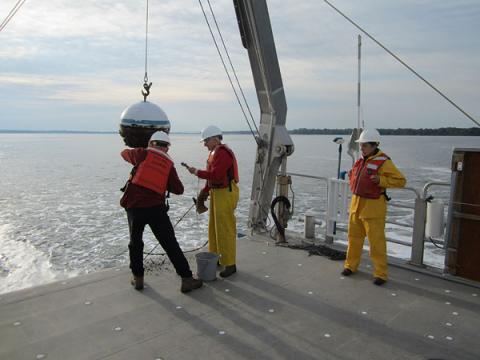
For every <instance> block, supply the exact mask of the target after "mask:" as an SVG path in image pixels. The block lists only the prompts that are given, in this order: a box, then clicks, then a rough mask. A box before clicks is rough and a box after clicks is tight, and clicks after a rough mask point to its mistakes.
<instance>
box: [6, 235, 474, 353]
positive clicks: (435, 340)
mask: <svg viewBox="0 0 480 360" xmlns="http://www.w3.org/2000/svg"><path fill="white" fill-rule="evenodd" d="M237 262H238V269H239V272H238V273H237V274H235V275H234V276H232V277H231V278H229V279H226V280H217V281H214V282H210V283H208V284H206V285H205V286H204V288H202V289H200V290H197V291H194V292H192V293H190V294H188V295H184V294H181V293H180V292H179V279H178V278H177V276H176V275H175V274H172V273H170V272H165V273H161V274H160V275H159V276H158V275H150V276H147V277H146V284H147V286H148V287H147V288H146V289H145V290H144V291H143V292H138V291H135V290H133V288H132V287H131V286H130V285H129V278H130V275H129V270H128V269H126V268H122V269H111V270H107V271H102V272H99V273H96V274H92V275H87V276H83V277H78V278H74V279H70V280H68V281H67V282H66V283H65V282H58V283H54V284H50V285H46V286H41V287H37V288H33V289H28V290H23V291H18V292H15V293H10V294H3V295H0V359H9V360H10V359H41V358H44V359H62V360H70V359H296V360H298V359H345V360H346V359H355V360H358V359H476V360H478V359H480V294H478V295H477V293H480V291H479V290H478V289H475V288H472V287H468V286H465V285H461V284H456V283H452V282H448V281H445V280H442V279H438V278H434V277H430V276H428V275H423V274H418V273H415V272H411V271H407V270H404V269H399V268H394V267H390V278H391V279H390V281H389V282H388V283H387V284H386V286H383V287H377V286H374V285H373V284H372V282H371V280H372V279H371V275H370V274H369V272H370V268H368V267H367V266H369V265H368V262H367V261H364V263H365V265H364V267H362V271H361V272H360V273H357V274H355V275H354V276H352V277H349V278H343V279H342V278H341V275H340V271H341V269H342V263H341V262H335V261H331V260H329V259H327V258H324V257H319V256H311V257H308V255H307V253H306V252H304V251H299V250H289V249H285V248H281V247H275V246H273V245H270V246H268V245H267V243H265V242H259V241H252V240H249V239H242V240H239V241H238V260H237Z"/></svg>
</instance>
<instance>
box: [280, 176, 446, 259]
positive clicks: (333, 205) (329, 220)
mask: <svg viewBox="0 0 480 360" xmlns="http://www.w3.org/2000/svg"><path fill="white" fill-rule="evenodd" d="M288 175H290V176H293V177H301V178H307V179H313V180H318V181H321V182H323V183H326V185H327V187H326V199H327V205H326V214H325V219H323V220H324V221H325V223H326V226H325V231H324V233H323V236H324V239H325V242H326V243H333V242H334V241H335V240H336V239H339V238H341V239H344V237H342V236H340V235H339V233H346V232H347V231H348V210H349V204H350V198H351V193H350V189H349V185H348V181H346V180H341V179H329V178H326V177H322V176H314V175H306V174H299V173H288ZM433 186H450V184H448V183H443V182H429V183H426V184H425V186H424V187H423V191H419V190H418V189H416V188H413V187H404V188H401V189H392V190H393V191H395V192H396V191H403V192H405V191H407V192H410V193H412V195H413V196H412V197H410V198H409V199H410V200H413V202H414V204H413V206H412V205H410V204H404V203H399V202H392V203H390V204H389V206H392V207H395V208H401V209H408V210H410V211H412V212H413V224H412V225H411V224H407V223H403V222H399V221H396V220H394V219H392V218H390V216H387V219H386V222H387V223H389V224H394V225H396V226H402V227H405V228H410V229H411V230H412V241H411V242H407V241H404V240H399V239H392V238H390V237H387V241H389V242H392V243H395V244H400V245H404V246H409V247H411V256H410V261H409V263H410V264H412V265H416V266H423V255H424V246H425V224H426V216H427V211H426V210H427V202H428V201H427V199H428V197H429V193H428V190H429V189H430V188H431V187H433ZM314 222H316V221H314ZM317 223H318V222H317ZM431 240H433V241H434V242H435V243H436V244H439V245H443V244H444V241H443V239H431Z"/></svg>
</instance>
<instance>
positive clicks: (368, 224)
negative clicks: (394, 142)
mask: <svg viewBox="0 0 480 360" xmlns="http://www.w3.org/2000/svg"><path fill="white" fill-rule="evenodd" d="M380 154H382V152H380V153H379V154H377V155H376V156H379V155H380ZM378 175H379V176H380V184H379V185H380V187H381V188H384V189H388V188H402V187H404V186H405V184H406V179H405V176H404V175H403V174H402V173H401V172H400V171H399V170H398V169H397V167H396V166H395V164H394V163H393V162H392V160H387V161H385V162H384V163H383V165H382V166H381V167H380V169H379V170H378ZM386 216H387V201H386V199H385V197H384V196H383V195H382V196H380V197H379V198H378V199H366V198H362V197H360V196H358V195H352V201H351V203H350V217H349V222H348V250H347V259H346V260H345V265H344V267H345V268H347V269H350V270H352V271H353V272H355V271H357V269H358V265H359V264H360V258H361V256H362V250H363V242H364V240H365V236H366V237H367V238H368V242H369V245H370V259H371V260H372V263H373V266H374V272H373V276H374V277H378V278H381V279H384V280H387V277H388V272H387V241H386V239H385V218H386Z"/></svg>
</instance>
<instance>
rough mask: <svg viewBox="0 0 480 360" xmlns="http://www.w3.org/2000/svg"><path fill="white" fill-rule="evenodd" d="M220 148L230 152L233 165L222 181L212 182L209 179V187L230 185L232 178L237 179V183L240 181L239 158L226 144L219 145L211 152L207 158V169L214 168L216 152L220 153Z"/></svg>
mask: <svg viewBox="0 0 480 360" xmlns="http://www.w3.org/2000/svg"><path fill="white" fill-rule="evenodd" d="M220 149H225V150H226V151H227V152H228V153H229V154H230V156H231V157H232V162H233V165H232V167H230V168H229V169H228V170H227V173H226V174H225V176H224V178H223V179H222V181H221V182H219V183H212V182H211V181H210V180H209V181H208V187H209V188H212V189H215V188H226V187H230V182H231V181H232V180H233V181H235V182H236V183H238V182H239V181H240V178H239V176H238V164H237V159H236V158H235V154H234V153H233V151H232V149H230V148H229V147H228V146H227V145H225V144H220V145H218V146H217V147H216V148H215V149H214V150H213V151H212V152H210V154H209V155H208V160H207V171H210V170H211V169H212V165H213V162H214V159H215V156H216V154H218V151H219V150H220Z"/></svg>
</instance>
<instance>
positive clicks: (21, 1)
mask: <svg viewBox="0 0 480 360" xmlns="http://www.w3.org/2000/svg"><path fill="white" fill-rule="evenodd" d="M25 1H27V0H18V1H17V3H16V4H15V5H14V6H13V8H12V10H10V12H9V13H8V15H7V17H6V18H5V19H4V20H3V21H2V23H1V24H0V31H2V30H3V29H4V28H5V26H7V24H8V23H9V22H10V20H12V18H13V17H14V16H15V14H16V13H17V12H18V10H20V8H21V7H22V5H23V4H25Z"/></svg>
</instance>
